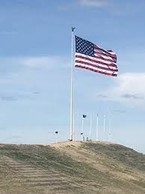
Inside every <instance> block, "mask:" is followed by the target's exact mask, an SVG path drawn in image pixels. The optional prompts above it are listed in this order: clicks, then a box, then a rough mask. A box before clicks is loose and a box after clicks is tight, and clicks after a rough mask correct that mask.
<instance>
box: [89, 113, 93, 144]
mask: <svg viewBox="0 0 145 194" xmlns="http://www.w3.org/2000/svg"><path fill="white" fill-rule="evenodd" d="M91 136H92V114H91V115H90V129H89V138H90V140H91Z"/></svg>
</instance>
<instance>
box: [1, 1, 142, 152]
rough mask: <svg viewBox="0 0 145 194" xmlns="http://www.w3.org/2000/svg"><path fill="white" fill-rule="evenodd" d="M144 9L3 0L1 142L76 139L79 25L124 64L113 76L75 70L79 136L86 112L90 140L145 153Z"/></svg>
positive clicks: (127, 4)
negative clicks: (71, 124)
mask: <svg viewBox="0 0 145 194" xmlns="http://www.w3.org/2000/svg"><path fill="white" fill-rule="evenodd" d="M144 10H145V1H144V0H140V1H138V0H122V1H119V0H69V1H68V0H59V1H54V0H35V1H34V0H0V142H1V143H16V144H50V143H53V142H57V141H67V140H68V139H69V121H70V73H71V60H72V58H71V56H72V53H71V36H72V34H71V27H75V35H77V36H79V37H81V38H84V39H87V40H89V41H91V42H93V43H95V44H97V45H99V46H100V47H102V48H104V49H112V50H113V51H114V52H116V54H117V60H118V61H117V65H118V69H119V72H118V76H117V77H111V76H104V75H102V74H98V73H94V72H91V71H88V70H84V69H80V68H74V130H75V140H81V139H82V137H81V135H80V133H81V128H82V115H83V114H85V115H86V118H85V119H84V120H83V122H84V135H85V137H89V138H90V139H92V140H99V141H111V142H113V143H118V144H122V145H125V146H128V147H131V148H133V149H135V150H137V151H139V152H142V153H145V141H144V137H145V118H144V115H145V87H144V83H145V38H144V34H145V25H144V18H145V12H144ZM97 114H98V121H99V123H98V130H99V131H98V136H96V134H97V131H96V129H97V124H96V123H97ZM56 131H58V134H56V133H55V132H56Z"/></svg>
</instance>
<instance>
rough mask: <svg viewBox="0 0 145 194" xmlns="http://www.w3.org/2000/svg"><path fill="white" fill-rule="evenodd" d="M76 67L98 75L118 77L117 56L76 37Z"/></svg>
mask: <svg viewBox="0 0 145 194" xmlns="http://www.w3.org/2000/svg"><path fill="white" fill-rule="evenodd" d="M75 67H80V68H84V69H88V70H91V71H94V72H97V73H101V74H105V75H110V76H117V73H118V68H117V56H116V54H115V53H114V52H113V51H111V50H104V49H102V48H100V47H98V46H97V45H95V44H93V43H92V42H89V41H88V40H85V39H82V38H80V37H78V36H75Z"/></svg>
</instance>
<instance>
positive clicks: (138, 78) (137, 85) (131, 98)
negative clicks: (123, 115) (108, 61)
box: [98, 73, 145, 106]
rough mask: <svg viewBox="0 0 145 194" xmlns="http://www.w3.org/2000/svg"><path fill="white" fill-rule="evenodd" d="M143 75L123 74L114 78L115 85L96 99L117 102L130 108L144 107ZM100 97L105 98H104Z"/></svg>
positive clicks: (144, 79) (144, 77) (144, 75)
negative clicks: (130, 106)
mask: <svg viewBox="0 0 145 194" xmlns="http://www.w3.org/2000/svg"><path fill="white" fill-rule="evenodd" d="M144 83H145V73H125V74H121V75H119V76H118V78H116V80H115V85H114V86H112V87H110V88H109V89H107V91H105V92H103V93H101V94H100V95H99V96H98V97H99V98H102V99H104V100H113V101H119V102H122V103H127V104H129V105H132V106H136V105H143V106H145V89H144ZM101 96H106V97H105V98H103V97H101Z"/></svg>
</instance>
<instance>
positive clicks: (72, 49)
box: [70, 27, 75, 141]
mask: <svg viewBox="0 0 145 194" xmlns="http://www.w3.org/2000/svg"><path fill="white" fill-rule="evenodd" d="M74 30H75V28H74V27H72V37H71V79H70V82H71V83H70V141H74V107H73V106H74V105H73V103H74V102H73V101H74V99H73V98H74V94H73V88H74V86H73V85H74V83H73V82H74V80H73V76H74V75H73V74H74Z"/></svg>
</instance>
